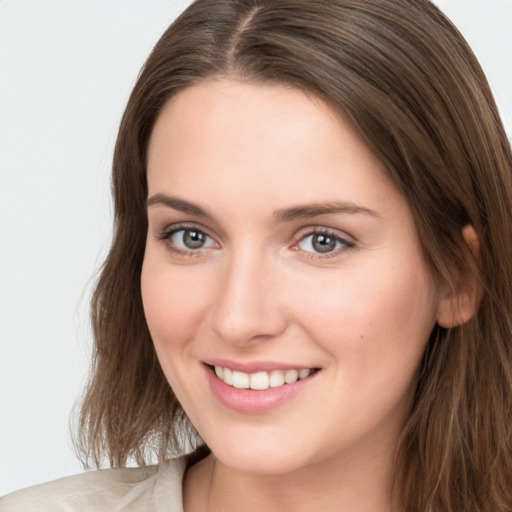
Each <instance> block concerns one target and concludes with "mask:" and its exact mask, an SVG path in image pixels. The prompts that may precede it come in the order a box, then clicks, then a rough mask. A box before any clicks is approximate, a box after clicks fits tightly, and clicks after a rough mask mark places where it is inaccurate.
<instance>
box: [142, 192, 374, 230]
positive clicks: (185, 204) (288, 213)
mask: <svg viewBox="0 0 512 512" xmlns="http://www.w3.org/2000/svg"><path fill="white" fill-rule="evenodd" d="M152 206H166V207H167V208H172V209H173V210H177V211H180V212H183V213H187V214H189V215H195V216H196V217H203V218H206V219H213V215H212V214H211V213H210V212H209V211H208V210H205V209H204V208H202V207H200V206H198V205H197V204H194V203H191V202H189V201H186V200H185V199H180V198H178V197H172V196H168V195H166V194H155V195H154V196H151V197H150V198H149V199H148V200H147V202H146V208H151V207H152ZM340 213H341V214H351V215H354V214H365V215H370V216H372V217H380V215H379V214H378V213H377V212H376V211H374V210H371V209H370V208H366V207H365V206H360V205H357V204H355V203H353V202H351V201H328V202H318V203H311V204H305V205H298V206H292V207H290V208H282V209H280V210H277V211H275V212H274V221H275V222H277V223H280V222H291V221H294V220H304V219H311V218H313V217H319V216H321V215H334V214H340Z"/></svg>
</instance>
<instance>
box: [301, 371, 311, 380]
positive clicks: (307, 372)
mask: <svg viewBox="0 0 512 512" xmlns="http://www.w3.org/2000/svg"><path fill="white" fill-rule="evenodd" d="M310 373H311V370H310V369H309V368H304V369H303V370H299V379H305V378H306V377H308V376H309V374H310Z"/></svg>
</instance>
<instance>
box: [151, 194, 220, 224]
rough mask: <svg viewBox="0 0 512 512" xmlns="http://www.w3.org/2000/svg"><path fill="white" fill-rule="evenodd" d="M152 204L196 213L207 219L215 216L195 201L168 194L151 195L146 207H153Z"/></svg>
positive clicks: (197, 215) (192, 213) (191, 213)
mask: <svg viewBox="0 0 512 512" xmlns="http://www.w3.org/2000/svg"><path fill="white" fill-rule="evenodd" d="M152 206H167V207H168V208H172V209H173V210H177V211H179V212H183V213H188V214H190V215H195V216H196V217H204V218H206V219H212V218H213V215H212V214H211V213H210V212H209V211H208V210H205V209H204V208H201V207H200V206H198V205H196V204H194V203H190V202H189V201H185V200H184V199H179V198H178V197H171V196H168V195H166V194H155V195H154V196H151V197H150V198H149V199H148V200H147V201H146V208H151V207H152Z"/></svg>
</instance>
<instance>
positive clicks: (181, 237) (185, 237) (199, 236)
mask: <svg viewBox="0 0 512 512" xmlns="http://www.w3.org/2000/svg"><path fill="white" fill-rule="evenodd" d="M167 240H168V241H169V242H171V243H172V245H173V246H174V247H175V248H177V249H180V250H192V251H193V250H197V249H204V248H207V247H212V246H214V245H215V242H214V241H213V240H212V239H211V238H210V237H209V236H208V235H207V234H206V233H204V232H203V231H200V230H198V229H192V228H189V229H187V228H183V229H178V230H176V231H173V232H172V233H170V235H169V236H168V237H167Z"/></svg>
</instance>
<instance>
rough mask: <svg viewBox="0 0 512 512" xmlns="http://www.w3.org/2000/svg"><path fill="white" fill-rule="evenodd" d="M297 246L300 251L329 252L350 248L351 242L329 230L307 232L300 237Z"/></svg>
mask: <svg viewBox="0 0 512 512" xmlns="http://www.w3.org/2000/svg"><path fill="white" fill-rule="evenodd" d="M297 246H298V247H299V249H300V250H301V251H305V252H309V253H317V254H329V253H334V252H337V251H338V250H340V249H343V248H351V247H353V246H354V244H353V242H351V241H349V240H346V239H344V238H341V237H339V236H336V235H334V234H332V233H329V232H323V231H322V232H315V233H309V234H307V235H306V236H304V237H302V238H301V239H300V240H299V242H298V244H297Z"/></svg>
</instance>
